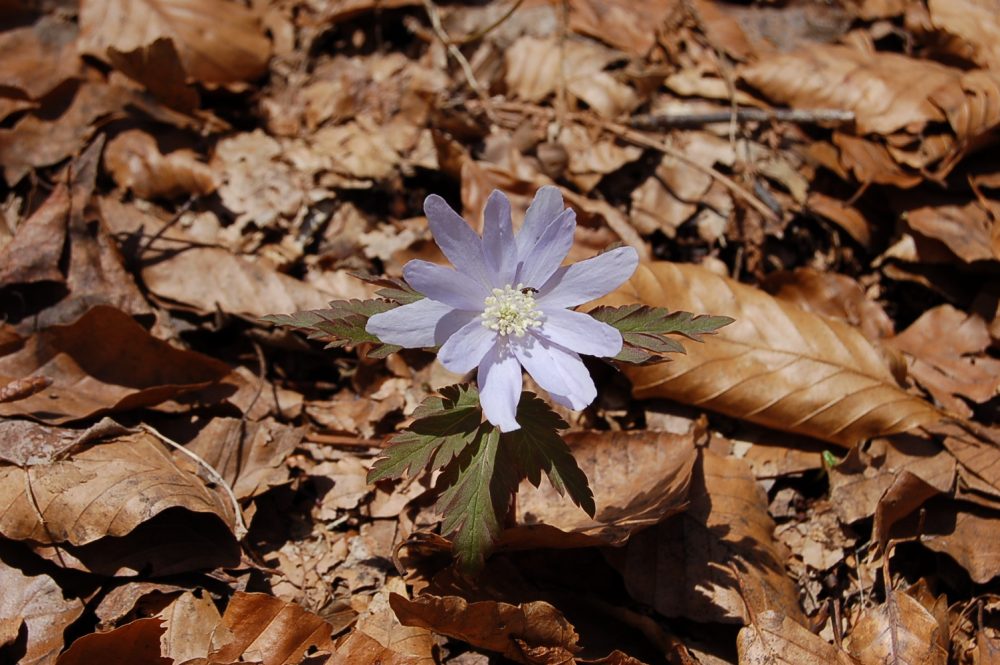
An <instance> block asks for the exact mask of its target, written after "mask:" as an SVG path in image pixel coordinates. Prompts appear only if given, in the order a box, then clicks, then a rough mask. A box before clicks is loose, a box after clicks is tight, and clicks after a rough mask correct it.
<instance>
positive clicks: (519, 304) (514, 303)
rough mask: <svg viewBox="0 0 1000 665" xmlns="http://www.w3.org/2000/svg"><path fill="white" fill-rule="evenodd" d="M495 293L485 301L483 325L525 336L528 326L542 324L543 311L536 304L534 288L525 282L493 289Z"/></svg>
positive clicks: (491, 328) (507, 333) (508, 333)
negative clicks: (527, 285) (526, 285)
mask: <svg viewBox="0 0 1000 665" xmlns="http://www.w3.org/2000/svg"><path fill="white" fill-rule="evenodd" d="M492 293H493V295H491V296H487V297H486V299H485V300H484V301H483V313H482V320H483V325H484V326H485V327H487V328H489V329H490V330H495V331H497V332H498V333H500V334H501V335H510V334H511V333H513V334H514V336H515V337H523V336H524V332H525V331H526V330H527V329H528V328H534V327H535V326H538V325H541V323H542V318H541V312H539V311H538V309H537V305H536V304H535V295H534V289H530V288H525V286H524V284H518V285H517V286H516V287H511V285H510V284H508V285H507V286H505V287H503V288H502V289H493V291H492Z"/></svg>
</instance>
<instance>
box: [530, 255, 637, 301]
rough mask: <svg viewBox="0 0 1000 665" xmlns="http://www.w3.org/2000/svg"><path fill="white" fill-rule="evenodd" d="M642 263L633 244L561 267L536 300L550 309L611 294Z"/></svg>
mask: <svg viewBox="0 0 1000 665" xmlns="http://www.w3.org/2000/svg"><path fill="white" fill-rule="evenodd" d="M638 265H639V254H638V253H637V252H636V251H635V249H634V248H632V247H618V248H616V249H612V250H611V251H610V252H605V253H603V254H599V255H598V256H595V257H593V258H591V259H587V260H585V261H580V262H579V263H574V264H573V265H571V266H566V267H563V268H559V269H558V270H556V272H555V273H554V274H553V275H552V277H551V278H549V280H548V282H546V283H545V285H544V286H542V287H540V288H539V293H538V296H536V298H535V301H536V302H537V303H538V305H539V306H540V307H543V308H545V309H547V310H550V309H555V308H558V307H576V306H577V305H580V304H583V303H585V302H590V301H591V300H594V299H595V298H600V297H601V296H603V295H605V294H607V293H610V292H611V291H613V290H615V289H616V288H618V287H619V286H621V285H622V284H624V283H625V281H626V280H628V278H629V277H631V276H632V273H634V272H635V269H636V267H637V266H638Z"/></svg>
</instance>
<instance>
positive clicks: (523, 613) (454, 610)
mask: <svg viewBox="0 0 1000 665" xmlns="http://www.w3.org/2000/svg"><path fill="white" fill-rule="evenodd" d="M389 604H390V605H391V606H392V609H393V611H395V612H396V616H397V617H398V618H399V620H400V621H401V622H402V623H403V625H404V626H420V627H423V628H428V629H430V630H433V631H434V632H436V633H441V634H442V635H448V636H449V637H454V638H455V639H459V640H462V641H463V642H467V643H469V644H471V645H473V646H475V647H478V648H480V649H487V650H489V651H494V652H497V653H500V654H503V655H504V657H505V658H510V659H511V660H513V661H516V662H518V663H526V664H528V665H534V664H536V663H539V664H542V663H544V664H552V665H555V664H557V663H566V662H572V661H573V654H574V652H576V651H577V646H576V643H577V640H578V639H579V636H578V635H577V634H576V631H575V630H574V629H573V626H572V625H571V624H570V623H569V621H567V620H566V618H565V617H564V616H563V615H562V613H560V612H559V610H557V609H556V608H555V607H553V606H552V605H549V604H548V603H546V602H543V601H535V602H529V603H523V604H521V605H510V604H508V603H500V602H495V601H490V600H484V601H479V602H475V603H469V602H467V601H466V600H465V599H464V598H461V597H458V596H433V595H429V594H428V595H422V596H417V597H416V598H414V599H413V600H408V599H406V598H404V597H403V596H401V595H399V594H395V593H394V594H392V596H390V598H389Z"/></svg>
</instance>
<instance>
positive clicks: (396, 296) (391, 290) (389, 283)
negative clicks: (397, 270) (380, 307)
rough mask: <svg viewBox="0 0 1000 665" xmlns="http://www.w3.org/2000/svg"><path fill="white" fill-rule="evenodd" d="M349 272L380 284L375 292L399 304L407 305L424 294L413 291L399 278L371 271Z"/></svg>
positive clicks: (420, 298) (371, 282)
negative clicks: (375, 273)
mask: <svg viewBox="0 0 1000 665" xmlns="http://www.w3.org/2000/svg"><path fill="white" fill-rule="evenodd" d="M350 274H351V276H353V277H357V278H358V279H360V280H361V281H363V282H367V283H369V284H373V285H375V286H381V287H382V288H381V289H379V290H378V291H376V292H375V293H377V294H378V295H379V296H381V297H382V298H385V299H386V300H393V301H395V302H398V303H399V304H400V305H409V304H410V303H413V302H417V301H418V300H423V298H424V294H422V293H420V292H418V291H414V290H413V287H411V286H410V285H409V284H407V283H406V282H404V281H402V280H400V279H393V278H392V277H384V276H380V275H372V274H371V273H368V272H364V271H357V272H352V273H350Z"/></svg>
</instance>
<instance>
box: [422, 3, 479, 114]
mask: <svg viewBox="0 0 1000 665" xmlns="http://www.w3.org/2000/svg"><path fill="white" fill-rule="evenodd" d="M424 9H425V10H426V11H427V18H429V19H430V22H431V28H432V29H433V30H434V34H435V35H437V38H438V39H440V40H441V43H442V44H444V46H445V48H446V49H447V50H448V55H450V56H451V57H452V58H454V59H455V62H457V63H458V66H459V67H461V68H462V73H463V74H464V75H465V80H466V82H468V84H469V87H470V88H472V91H473V92H475V93H476V96H477V97H479V99H480V101H482V103H483V109H484V110H485V111H486V116H487V117H488V118H489V119H490V120H492V121H493V122H496V118H494V117H493V112H492V111H491V109H490V98H489V95H487V94H486V91H485V90H483V86H481V85H479V81H478V80H477V79H476V73H475V72H474V71H472V65H471V64H469V60H468V59H467V58H466V57H465V55H464V54H463V53H462V52H461V51H460V50H459V49H458V47H457V46H456V45H455V42H453V41H452V39H451V37H449V36H448V33H447V32H445V29H444V26H442V25H441V15H440V14H439V13H438V10H437V7H436V6H435V5H434V3H433V2H432V0H424Z"/></svg>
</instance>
